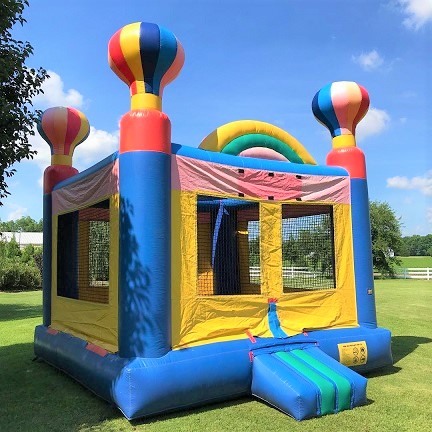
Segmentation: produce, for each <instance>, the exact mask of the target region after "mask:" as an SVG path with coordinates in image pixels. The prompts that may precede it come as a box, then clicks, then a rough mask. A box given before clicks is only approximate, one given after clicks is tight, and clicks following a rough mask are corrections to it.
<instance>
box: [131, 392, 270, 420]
mask: <svg viewBox="0 0 432 432" xmlns="http://www.w3.org/2000/svg"><path fill="white" fill-rule="evenodd" d="M254 400H257V399H255V398H253V397H252V396H250V397H247V396H244V397H241V398H238V399H231V400H227V401H223V402H218V403H210V404H207V405H202V406H198V407H194V408H183V409H178V410H173V411H170V412H168V413H166V414H158V415H154V416H151V417H145V418H139V419H135V420H131V421H130V424H131V425H132V426H135V427H137V426H140V425H146V424H154V423H162V422H165V421H167V420H171V419H175V418H181V417H189V416H191V415H196V414H201V413H206V412H209V411H213V410H220V409H221V408H229V407H234V406H239V405H243V404H247V403H250V402H252V401H254ZM260 402H262V401H261V400H260ZM272 408H274V407H272Z"/></svg>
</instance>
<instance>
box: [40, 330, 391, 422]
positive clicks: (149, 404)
mask: <svg viewBox="0 0 432 432" xmlns="http://www.w3.org/2000/svg"><path fill="white" fill-rule="evenodd" d="M358 341H365V342H366V344H367V348H368V360H367V363H366V364H364V365H361V366H357V367H353V368H352V369H353V370H355V371H357V372H360V373H361V372H367V371H371V370H375V369H378V368H381V367H384V366H387V365H390V364H392V356H391V350H390V342H391V334H390V332H389V331H388V330H386V329H383V328H375V329H370V328H364V327H356V328H350V329H335V330H320V331H314V332H310V333H309V334H308V335H303V334H300V335H296V336H292V337H290V338H283V339H276V338H256V340H255V342H254V343H253V342H252V341H250V340H249V339H242V340H236V341H230V342H219V343H213V344H208V345H202V346H199V347H193V348H185V349H181V350H175V351H170V352H169V353H168V354H166V355H165V356H163V357H160V358H130V359H125V358H121V357H119V356H118V355H117V354H110V353H108V354H106V355H103V354H102V355H100V354H98V353H96V352H94V351H91V350H89V349H88V343H87V342H86V341H84V340H82V339H79V338H76V337H74V336H71V335H69V334H67V333H62V332H58V333H55V332H51V331H49V329H48V327H45V326H38V327H36V329H35V354H36V356H37V357H39V358H41V359H43V360H44V361H46V362H47V363H49V364H51V365H52V366H54V367H56V368H58V369H60V370H62V371H64V372H65V373H67V374H68V375H70V376H71V377H73V378H74V379H76V380H77V381H78V382H80V383H81V384H82V385H84V386H85V387H87V388H88V389H90V390H91V391H93V392H94V393H95V394H96V395H98V396H99V397H101V398H103V399H105V400H106V401H108V402H110V403H112V404H114V405H116V406H117V407H118V408H119V409H120V410H121V412H122V413H123V414H124V416H125V417H126V418H127V419H129V420H131V419H135V418H139V417H146V416H152V415H157V414H160V413H165V412H169V411H174V410H180V409H186V408H191V407H196V406H200V405H206V404H210V403H213V402H219V401H224V400H228V399H234V398H238V397H241V396H246V395H251V394H252V392H251V385H252V365H253V357H254V356H253V353H254V351H256V350H260V351H261V352H262V350H275V349H276V350H278V351H284V350H290V349H294V348H300V349H301V348H302V347H305V346H310V345H315V346H318V347H319V348H320V349H321V350H322V351H324V353H326V354H327V355H328V356H330V357H333V358H334V359H335V360H339V351H338V344H340V343H345V342H346V343H349V342H358ZM270 378H271V377H269V379H270Z"/></svg>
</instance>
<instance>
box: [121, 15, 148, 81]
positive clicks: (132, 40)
mask: <svg viewBox="0 0 432 432" xmlns="http://www.w3.org/2000/svg"><path fill="white" fill-rule="evenodd" d="M140 25H141V23H139V22H137V23H133V24H129V25H127V26H124V27H123V29H122V31H121V33H120V46H121V50H122V52H123V56H124V58H125V59H126V61H127V64H128V66H129V69H130V70H131V72H132V74H133V75H134V77H135V79H136V80H137V81H144V71H143V68H142V63H141V57H140V56H137V55H136V53H137V52H140V45H139V41H140Z"/></svg>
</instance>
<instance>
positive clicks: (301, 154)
mask: <svg viewBox="0 0 432 432" xmlns="http://www.w3.org/2000/svg"><path fill="white" fill-rule="evenodd" d="M199 148H202V149H205V150H210V151H216V152H221V153H225V154H231V155H234V156H245V157H258V158H262V159H274V160H281V161H285V162H293V163H300V164H304V163H306V164H311V165H316V162H315V160H314V158H313V157H312V156H311V155H310V154H309V152H308V151H307V150H306V149H305V148H304V147H303V145H302V144H301V143H300V142H299V141H298V140H297V139H296V138H294V137H293V136H292V135H290V134H289V133H288V132H286V131H284V130H283V129H280V128H278V127H277V126H274V125H272V124H270V123H265V122H261V121H256V120H239V121H235V122H231V123H228V124H225V125H223V126H220V127H218V128H217V129H215V130H214V131H213V132H212V133H211V134H209V135H208V136H207V137H206V138H204V140H203V141H202V142H201V144H200V145H199Z"/></svg>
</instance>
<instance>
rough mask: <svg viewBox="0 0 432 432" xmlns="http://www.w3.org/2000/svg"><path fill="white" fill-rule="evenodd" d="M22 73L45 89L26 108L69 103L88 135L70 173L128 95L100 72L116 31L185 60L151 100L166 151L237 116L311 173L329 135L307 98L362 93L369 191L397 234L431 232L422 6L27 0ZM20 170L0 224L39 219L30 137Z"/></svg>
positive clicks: (87, 161)
mask: <svg viewBox="0 0 432 432" xmlns="http://www.w3.org/2000/svg"><path fill="white" fill-rule="evenodd" d="M24 16H25V18H26V19H27V21H28V22H27V24H26V25H25V26H24V27H23V28H20V27H17V28H16V29H15V32H14V34H15V36H16V37H17V38H21V39H26V40H29V41H30V42H31V43H32V45H33V47H34V55H33V56H32V57H31V59H30V60H29V61H28V66H32V67H37V66H43V67H45V68H46V69H48V70H49V71H50V75H51V78H50V79H49V80H48V81H47V82H46V84H45V87H44V88H45V95H44V96H42V97H37V98H36V99H35V101H34V105H35V107H37V108H40V109H46V108H48V107H50V106H56V105H62V106H74V107H76V108H78V109H80V110H81V111H83V112H84V113H85V114H86V115H87V117H88V119H89V121H90V124H91V134H90V137H89V139H88V140H87V141H86V142H84V143H83V144H81V145H80V146H79V147H78V148H77V150H76V152H75V158H74V161H75V162H74V166H76V167H77V168H78V169H80V170H82V169H85V168H87V167H89V166H91V165H92V164H93V163H95V162H97V161H98V160H100V159H101V158H103V157H105V156H107V155H108V154H110V153H112V152H113V151H115V150H116V149H117V146H118V124H119V120H120V118H121V116H122V115H123V114H124V113H125V112H127V111H128V110H129V90H128V88H127V86H126V85H125V84H124V83H123V82H121V81H120V80H119V79H118V78H117V77H116V76H115V75H114V73H113V72H112V71H111V70H110V68H109V66H108V63H107V44H108V40H109V39H110V37H111V36H112V35H113V34H114V33H115V32H116V31H117V30H118V29H119V28H121V27H122V26H124V25H126V24H129V23H132V22H137V21H148V22H155V23H157V24H160V25H162V26H164V27H166V28H168V29H170V30H171V31H173V32H174V33H175V34H176V36H177V38H178V39H179V40H180V41H181V42H182V44H183V47H184V49H185V53H186V61H185V66H184V67H183V70H182V72H181V74H180V76H179V77H178V78H177V79H176V80H175V81H174V82H173V83H171V84H170V85H169V86H168V87H167V88H166V90H165V92H164V102H163V110H164V111H165V112H166V113H167V114H168V116H169V117H170V119H171V122H172V137H173V142H177V143H180V144H184V145H190V146H194V147H196V146H198V145H199V143H200V141H201V140H202V139H203V138H204V137H205V136H206V135H207V134H209V133H210V132H211V131H212V130H214V129H215V128H217V127H218V126H221V125H223V124H225V123H228V122H230V121H234V120H240V119H255V120H261V121H266V122H269V123H273V124H275V125H277V126H279V127H282V128H283V129H285V130H287V131H288V132H289V133H290V134H292V135H294V136H295V137H296V138H297V139H298V140H299V141H300V142H302V144H303V145H304V146H305V147H306V148H307V149H308V151H309V152H310V153H311V154H312V155H313V156H314V157H315V159H316V160H317V161H318V163H320V164H324V163H325V157H326V154H327V153H328V152H329V151H330V149H331V139H330V134H329V133H328V132H327V131H326V130H325V129H324V128H323V127H322V126H321V125H320V124H319V123H318V122H317V121H316V120H315V119H314V117H313V114H312V111H311V102H312V98H313V96H314V94H315V93H316V92H317V91H318V90H319V89H320V88H321V87H323V86H324V85H325V84H327V83H329V82H331V81H341V80H347V81H357V82H358V83H359V84H361V85H363V86H364V87H366V89H367V90H368V92H369V95H370V99H371V109H370V111H369V113H368V115H367V116H366V117H365V119H364V120H363V121H362V122H361V123H360V125H359V126H358V129H357V138H358V139H357V143H358V146H359V147H360V148H362V150H363V151H364V152H365V154H366V158H367V168H368V182H369V194H370V198H371V199H372V200H378V201H386V202H388V203H389V204H390V206H391V207H392V208H393V209H394V210H395V212H396V214H397V216H398V217H400V218H401V222H402V226H403V228H402V230H403V234H404V235H413V234H421V235H425V234H428V233H432V144H431V139H430V138H431V136H432V121H431V119H432V102H431V100H432V98H431V96H430V95H431V94H432V56H431V55H430V43H431V41H432V38H431V36H432V0H381V1H380V0H351V1H346V0H307V1H306V0H218V1H214V0H153V1H152V0H145V1H144V0H122V1H113V0H92V1H88V0H75V1H73V2H69V1H59V0H32V1H31V4H30V7H29V8H27V9H26V11H25V14H24ZM31 142H32V145H33V146H34V148H36V149H37V150H38V151H39V154H38V156H36V158H35V159H34V160H33V161H24V162H21V163H19V164H16V165H15V168H16V170H17V173H16V175H15V176H14V177H12V178H11V179H10V180H9V186H10V187H9V190H10V192H11V196H10V197H8V198H7V199H6V200H4V201H3V206H2V207H0V219H1V220H9V219H16V218H19V217H21V216H23V215H29V216H31V217H33V218H35V219H39V218H41V217H42V187H41V177H42V172H43V169H44V168H45V167H46V166H47V164H48V163H49V150H48V146H47V145H46V144H45V143H44V141H43V140H42V139H41V138H40V137H38V136H36V137H34V138H32V139H31Z"/></svg>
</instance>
